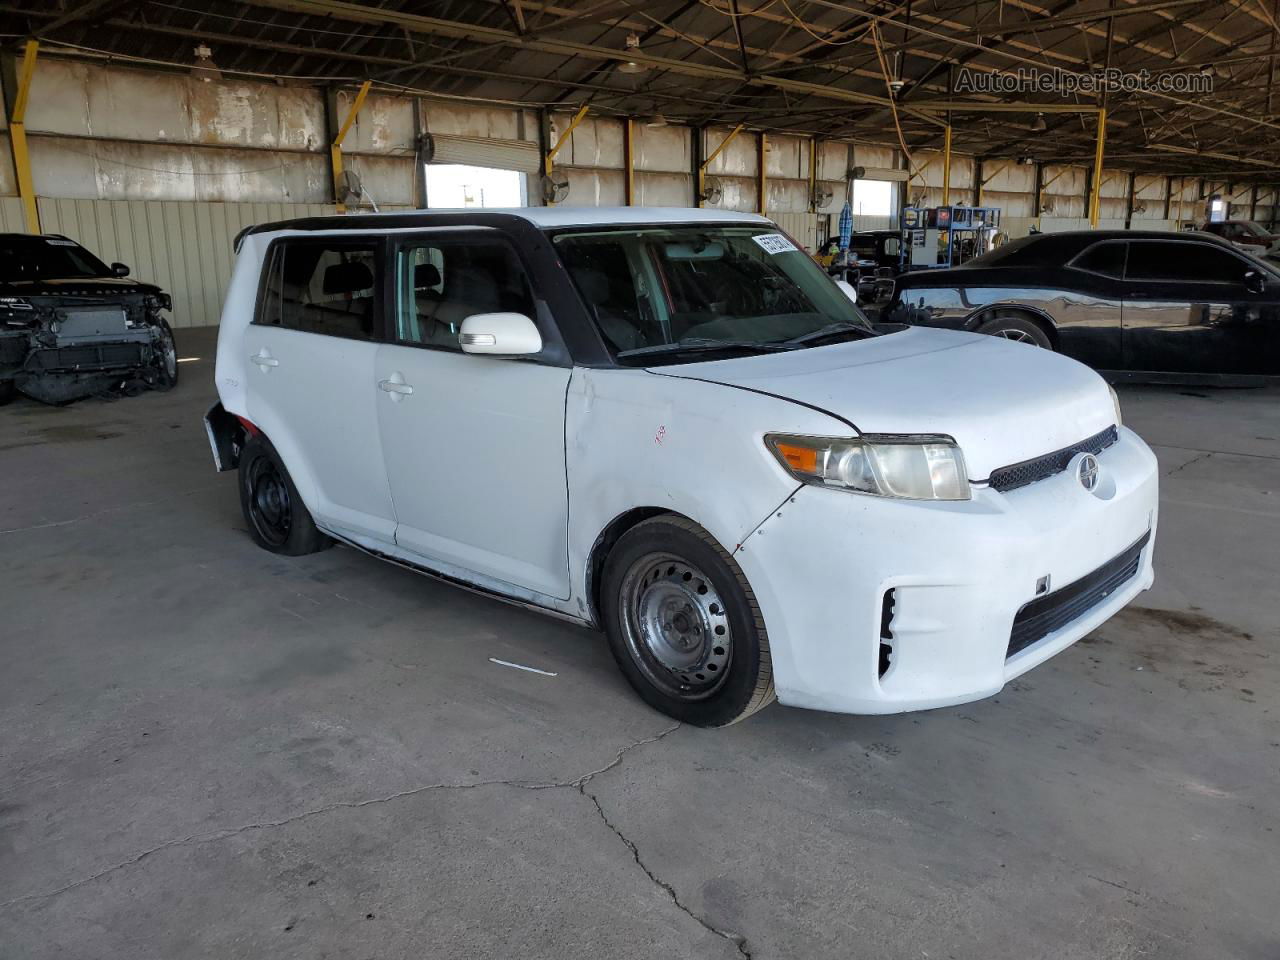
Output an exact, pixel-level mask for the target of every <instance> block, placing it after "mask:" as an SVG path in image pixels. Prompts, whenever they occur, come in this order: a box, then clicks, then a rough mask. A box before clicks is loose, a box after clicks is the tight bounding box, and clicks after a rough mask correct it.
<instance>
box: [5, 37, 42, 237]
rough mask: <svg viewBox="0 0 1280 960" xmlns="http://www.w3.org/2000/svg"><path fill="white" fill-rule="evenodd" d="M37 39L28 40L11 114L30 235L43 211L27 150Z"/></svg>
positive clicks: (15, 160) (12, 143)
mask: <svg viewBox="0 0 1280 960" xmlns="http://www.w3.org/2000/svg"><path fill="white" fill-rule="evenodd" d="M39 50H40V43H39V41H37V40H28V41H27V43H26V46H25V47H24V48H23V52H22V64H21V65H20V66H19V67H18V89H17V92H16V94H15V96H14V98H13V110H12V111H11V112H10V114H9V147H10V150H11V151H12V153H13V170H14V173H15V174H16V175H17V177H18V196H19V197H20V198H21V199H22V215H23V220H24V222H25V223H26V227H27V233H39V232H40V208H39V207H38V206H37V205H36V191H35V187H34V186H33V185H32V182H31V154H30V153H29V152H28V151H27V126H26V115H27V101H28V100H29V99H30V97H31V78H32V76H33V75H34V74H35V72H36V53H37V52H38V51H39Z"/></svg>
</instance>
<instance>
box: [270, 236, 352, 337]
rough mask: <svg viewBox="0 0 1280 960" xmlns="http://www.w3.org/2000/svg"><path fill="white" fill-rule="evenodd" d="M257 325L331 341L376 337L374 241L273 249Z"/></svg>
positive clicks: (291, 243) (282, 244)
mask: <svg viewBox="0 0 1280 960" xmlns="http://www.w3.org/2000/svg"><path fill="white" fill-rule="evenodd" d="M270 258H271V261H270V264H269V265H268V267H267V279H266V282H265V286H264V289H263V295H262V303H261V305H260V310H259V314H258V317H257V319H256V320H255V321H254V322H255V323H259V324H264V325H267V326H278V327H286V328H288V329H290V330H302V331H305V332H307V333H320V334H325V335H326V336H331V337H347V338H349V339H354V340H371V339H373V338H374V336H375V334H376V330H375V317H376V316H377V313H376V308H375V302H376V300H377V297H376V277H377V248H376V247H375V246H374V244H372V243H334V244H324V243H311V242H303V241H288V240H284V241H279V242H277V243H275V244H273V245H272V247H271V253H270Z"/></svg>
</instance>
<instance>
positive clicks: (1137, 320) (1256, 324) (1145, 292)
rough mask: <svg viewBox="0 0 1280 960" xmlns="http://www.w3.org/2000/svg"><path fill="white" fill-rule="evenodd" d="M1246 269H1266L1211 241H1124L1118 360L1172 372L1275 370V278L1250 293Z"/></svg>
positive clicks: (1134, 366)
mask: <svg viewBox="0 0 1280 960" xmlns="http://www.w3.org/2000/svg"><path fill="white" fill-rule="evenodd" d="M1251 271H1254V272H1256V273H1258V274H1259V276H1261V275H1262V274H1263V273H1265V272H1266V271H1265V270H1263V269H1262V268H1259V267H1257V265H1256V264H1254V263H1253V262H1252V261H1251V260H1249V259H1248V258H1246V257H1242V256H1240V255H1238V254H1236V253H1235V252H1233V251H1231V250H1227V249H1223V248H1222V247H1219V246H1218V245H1216V244H1211V243H1202V242H1199V241H1195V240H1186V239H1174V238H1171V239H1169V240H1134V241H1131V242H1130V244H1129V260H1128V266H1127V269H1126V272H1125V286H1126V291H1125V301H1124V354H1125V366H1126V367H1127V368H1128V369H1130V370H1146V371H1167V372H1174V373H1207V374H1251V373H1269V372H1276V371H1275V369H1274V365H1275V362H1276V356H1277V338H1276V333H1277V317H1276V305H1275V303H1276V299H1277V296H1276V289H1275V287H1276V284H1275V282H1274V280H1272V282H1271V286H1270V289H1267V290H1261V291H1251V290H1250V289H1249V287H1248V283H1247V280H1246V274H1248V273H1250V272H1251Z"/></svg>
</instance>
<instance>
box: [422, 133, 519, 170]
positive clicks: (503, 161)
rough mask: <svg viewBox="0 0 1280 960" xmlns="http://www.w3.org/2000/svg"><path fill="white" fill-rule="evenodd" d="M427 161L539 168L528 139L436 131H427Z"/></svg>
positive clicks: (516, 168) (479, 165) (496, 166)
mask: <svg viewBox="0 0 1280 960" xmlns="http://www.w3.org/2000/svg"><path fill="white" fill-rule="evenodd" d="M426 162H427V163H457V164H465V165H466V166H469V167H495V168H497V169H499V170H517V171H519V172H520V173H539V172H541V170H542V159H541V157H540V156H539V154H538V145H537V144H536V143H530V142H528V141H527V140H491V139H487V138H484V137H452V136H446V135H443V134H437V133H432V134H428V135H427V140H426Z"/></svg>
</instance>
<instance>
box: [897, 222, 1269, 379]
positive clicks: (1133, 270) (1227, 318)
mask: <svg viewBox="0 0 1280 960" xmlns="http://www.w3.org/2000/svg"><path fill="white" fill-rule="evenodd" d="M884 317H885V319H888V320H892V321H897V322H904V323H916V324H925V325H928V326H935V327H950V328H952V329H956V330H976V331H977V332H979V333H989V334H994V335H995V336H1001V337H1007V338H1009V339H1011V340H1017V341H1021V342H1023V343H1028V344H1035V345H1037V346H1040V347H1047V348H1050V349H1054V350H1059V351H1061V352H1062V353H1065V354H1067V355H1068V356H1071V357H1074V358H1076V359H1077V360H1081V361H1083V362H1084V363H1087V364H1089V365H1090V366H1092V367H1095V368H1097V369H1099V370H1105V371H1108V372H1115V373H1117V374H1119V375H1121V376H1126V377H1131V378H1134V379H1151V380H1160V379H1188V378H1200V377H1205V376H1207V377H1210V378H1215V379H1217V378H1222V377H1224V376H1233V375H1278V374H1280V268H1277V266H1276V264H1274V263H1271V262H1269V261H1264V260H1259V259H1257V258H1256V257H1253V256H1250V255H1249V254H1247V253H1244V252H1243V251H1240V250H1236V249H1235V248H1233V247H1232V246H1231V245H1230V244H1229V243H1227V242H1225V241H1224V240H1221V239H1219V238H1217V237H1214V236H1210V235H1208V234H1201V233H1192V234H1187V233H1156V232H1149V231H1138V230H1093V231H1087V232H1074V233H1051V234H1037V235H1034V236H1030V237H1023V238H1021V239H1018V240H1013V241H1011V242H1009V243H1006V244H1004V245H1003V246H1001V247H998V248H997V249H995V250H993V251H991V252H990V253H988V254H985V255H983V256H981V257H978V258H976V259H974V260H971V261H969V262H968V263H966V264H965V265H963V266H960V267H953V268H951V269H949V270H921V271H916V272H913V273H909V274H904V275H903V276H900V277H898V278H897V280H896V282H895V285H894V293H893V299H892V301H891V302H890V304H889V306H888V307H887V308H886V309H885V313H884Z"/></svg>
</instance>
